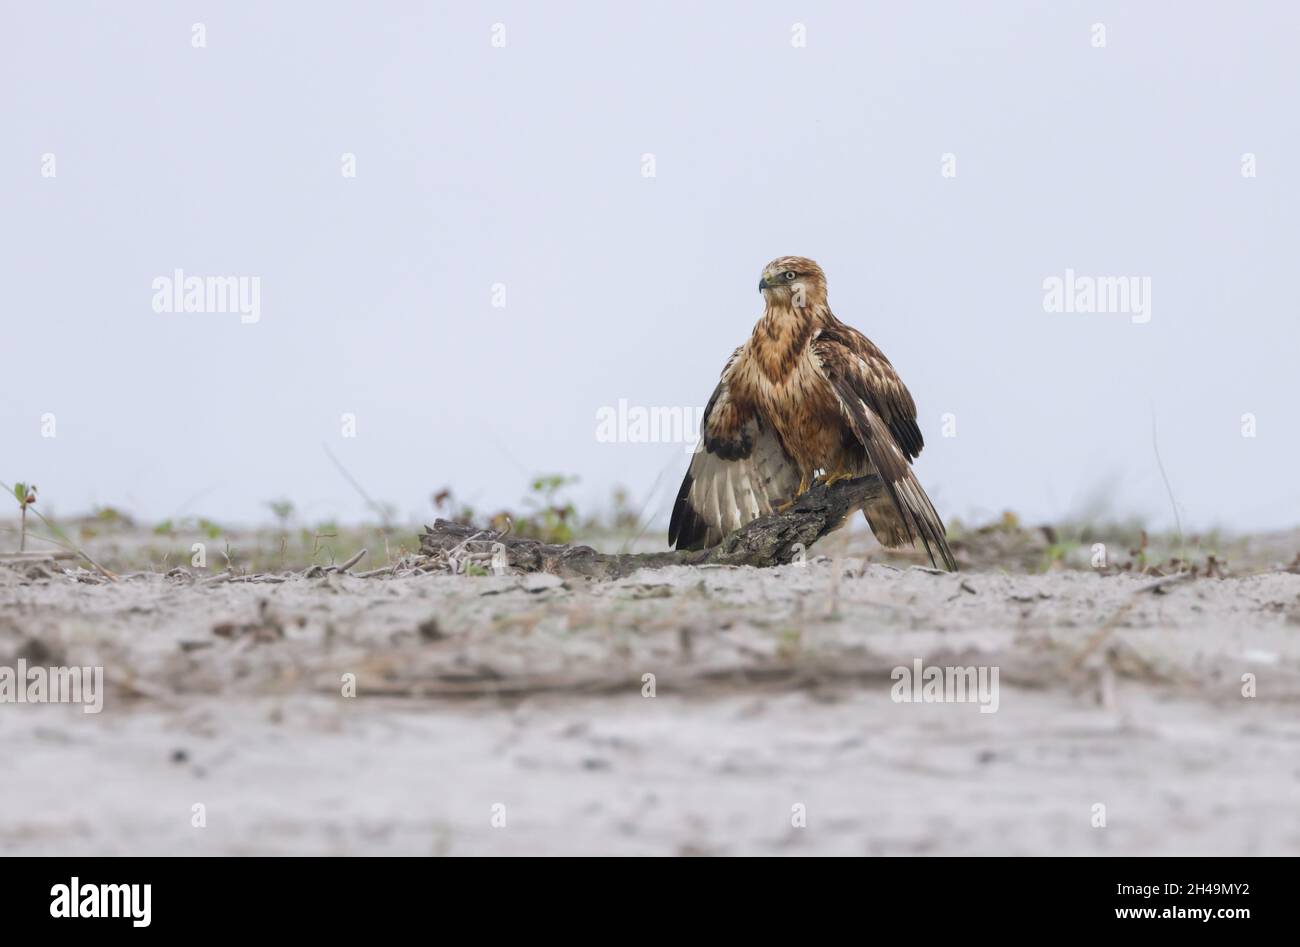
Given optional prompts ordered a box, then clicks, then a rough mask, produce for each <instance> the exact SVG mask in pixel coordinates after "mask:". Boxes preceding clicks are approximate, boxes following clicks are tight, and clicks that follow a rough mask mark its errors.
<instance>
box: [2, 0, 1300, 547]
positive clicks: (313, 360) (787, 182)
mask: <svg viewBox="0 0 1300 947" xmlns="http://www.w3.org/2000/svg"><path fill="white" fill-rule="evenodd" d="M701 8H703V9H701ZM196 23H199V24H202V25H203V28H202V30H198V31H196V30H195V27H194V24H196ZM496 24H501V25H503V27H504V29H502V28H501V27H500V26H496ZM800 24H802V27H803V29H800V26H799V25H800ZM1095 24H1101V25H1102V26H1103V27H1104V34H1101V33H1099V32H1098V30H1097V29H1096V27H1095ZM1099 40H1101V41H1104V45H1100V44H1099ZM1298 40H1300V7H1298V6H1297V5H1295V4H1291V3H1284V2H1280V0H1279V2H1274V3H1265V2H1254V3H1245V4H1241V3H1222V4H1208V3H1207V4H1196V3H1185V2H1180V3H1173V2H1169V3H1140V4H1137V3H1106V2H1094V3H1073V4H1072V3H1028V4H1026V3H1018V2H1017V3H1012V2H1007V3H987V4H970V3H949V4H936V3H925V4H901V3H897V2H891V3H879V4H863V3H849V2H842V3H832V2H799V3H780V2H769V3H754V2H745V3H740V2H737V3H718V4H699V3H687V2H678V3H666V4H609V3H585V4H578V3H571V4H564V3H547V4H539V3H522V2H521V3H494V4H470V3H455V4H453V3H447V4H420V3H414V2H411V3H329V4H325V3H274V4H272V3H230V2H224V3H162V2H158V3H129V4H124V3H102V4H83V3H71V2H69V3H59V4H46V3H40V4H38V3H34V2H23V3H19V2H14V0H4V3H3V28H0V121H2V125H3V135H2V136H0V240H2V241H3V245H2V246H0V280H2V282H3V286H4V289H5V299H4V317H3V318H4V345H3V351H4V356H3V360H2V362H0V378H3V382H2V383H0V398H2V400H0V480H3V481H5V482H10V483H12V482H13V481H15V480H19V479H22V480H28V481H34V482H36V483H37V484H39V485H40V487H41V491H42V502H43V503H44V504H45V505H46V506H47V507H51V508H53V509H55V510H57V511H60V512H63V513H72V512H75V511H81V510H84V509H87V508H89V507H90V506H92V505H94V504H113V505H116V506H119V507H121V508H122V509H124V510H126V511H129V512H131V513H134V514H137V515H140V516H144V517H157V518H162V517H168V516H175V515H184V514H192V515H197V514H202V515H206V516H210V517H213V518H215V519H218V520H227V521H230V520H243V521H251V520H258V519H262V518H265V517H267V516H268V513H267V511H266V508H265V506H264V503H265V501H267V500H270V499H273V498H277V497H281V496H287V497H289V498H291V499H292V500H293V501H294V502H295V503H296V504H297V505H298V507H299V508H300V509H301V510H303V511H305V513H306V515H307V516H309V517H310V518H312V519H313V520H315V519H324V518H329V517H341V518H344V519H359V518H362V517H363V516H364V515H365V509H364V505H363V502H362V500H361V499H360V498H359V497H358V495H357V494H356V492H355V491H354V490H353V488H352V487H351V486H349V485H348V483H347V482H346V481H345V480H344V479H343V477H342V476H341V475H340V473H339V472H338V470H337V469H336V468H335V467H334V465H333V464H332V463H331V462H330V460H329V458H328V457H327V456H326V454H325V450H324V447H323V446H322V445H325V446H328V448H329V449H330V450H331V451H332V452H333V453H334V454H335V456H337V457H338V459H339V460H340V462H341V463H343V464H344V465H345V466H346V467H347V469H348V470H350V471H351V473H352V474H353V475H354V476H355V477H356V478H357V479H358V480H360V481H361V482H362V484H363V485H364V486H365V488H366V489H367V491H368V492H369V493H371V494H372V495H373V496H375V497H376V498H378V499H380V500H383V501H387V502H391V503H393V504H396V506H397V508H398V509H399V510H400V511H401V512H402V513H403V515H408V514H409V515H411V516H415V517H419V518H421V519H425V520H428V519H430V518H431V513H432V508H431V506H430V503H429V495H430V494H431V493H432V492H433V491H435V490H437V489H439V488H441V487H444V486H451V487H453V488H455V489H456V491H457V492H458V493H459V494H461V495H462V496H464V497H465V498H466V499H469V500H472V501H474V502H475V504H476V505H477V506H479V507H481V508H488V509H491V508H496V507H501V506H508V505H514V504H516V503H517V501H518V499H519V497H520V496H521V495H522V493H523V492H524V490H525V486H526V481H527V480H528V478H529V477H530V476H532V475H533V474H536V473H539V472H563V473H568V474H576V475H579V476H580V477H581V478H582V482H581V485H580V487H579V488H578V489H577V492H576V498H577V499H578V500H579V501H580V506H583V505H585V506H592V505H594V504H597V503H601V502H604V501H605V499H606V498H607V496H608V494H609V491H610V489H611V488H612V487H613V486H614V485H616V484H623V485H625V486H627V487H628V488H630V490H631V492H632V494H633V496H634V497H636V498H637V502H640V501H641V500H644V499H645V498H646V497H649V496H650V495H651V490H652V488H654V487H655V484H656V483H657V484H658V485H657V489H656V490H655V493H654V495H653V498H652V499H651V508H652V509H658V510H660V511H662V520H663V522H666V514H667V510H668V507H669V504H670V502H671V499H672V497H673V495H674V494H675V491H676V488H677V485H678V483H679V482H680V479H681V476H682V473H683V472H684V470H685V466H686V463H687V455H686V453H685V451H684V449H683V447H682V445H681V444H680V443H651V444H640V443H619V442H615V443H603V442H601V441H600V440H599V439H598V438H597V436H596V435H597V416H598V412H599V411H600V410H601V408H602V407H605V406H610V407H614V406H617V405H618V403H619V401H620V399H624V400H626V402H627V403H628V405H629V406H630V407H632V408H635V407H638V406H640V407H645V408H649V407H653V406H657V407H665V408H668V407H679V408H696V407H699V406H702V405H703V404H704V402H705V401H706V400H707V398H708V397H709V394H710V393H711V391H712V389H713V386H714V384H715V382H716V379H717V375H718V372H719V370H720V369H721V367H722V365H723V363H724V361H725V360H726V358H727V356H728V355H729V354H730V352H731V351H732V349H733V348H735V346H737V345H739V344H740V343H741V342H742V341H743V340H744V339H745V337H746V336H747V335H748V333H749V332H750V330H751V328H752V326H753V323H754V321H755V319H756V318H757V317H758V316H759V314H760V312H761V298H760V296H759V295H758V293H757V291H756V286H757V281H758V277H759V273H760V271H761V269H762V266H763V264H764V263H766V262H767V261H768V260H770V259H772V258H773V257H776V256H779V255H784V254H799V255H805V256H810V257H813V258H814V259H816V260H817V261H818V262H820V263H821V265H822V266H823V268H824V269H825V270H826V272H827V275H828V281H829V287H830V302H831V306H832V308H833V309H834V311H835V312H836V314H837V315H838V316H839V317H840V318H841V319H843V320H845V321H847V322H849V323H851V324H853V325H855V326H856V327H858V328H859V329H861V330H863V331H864V332H866V333H867V335H868V336H870V337H871V338H872V339H873V340H874V341H875V342H876V343H877V344H879V345H880V346H881V347H882V348H883V349H884V351H885V353H886V354H887V355H888V356H889V358H890V359H891V360H892V361H893V362H894V364H895V366H896V367H897V368H898V370H899V372H900V374H901V375H902V377H903V379H904V381H905V382H906V383H907V385H908V386H909V387H910V388H911V390H912V393H913V395H914V396H915V398H916V401H917V404H918V406H919V411H920V423H921V427H922V430H923V432H924V434H925V438H926V441H927V446H926V449H925V451H924V453H923V454H922V455H921V458H920V460H919V461H918V471H919V475H920V478H921V480H922V482H923V484H925V486H926V488H927V489H928V491H929V492H930V494H931V496H932V497H933V499H934V500H935V503H936V505H937V506H938V507H939V509H940V511H941V512H942V513H943V514H944V515H945V516H947V517H949V518H951V517H953V516H962V517H965V518H970V517H975V518H979V517H983V516H993V515H996V514H998V513H999V512H1000V511H1002V510H1003V509H1014V510H1016V511H1018V512H1019V513H1020V514H1021V515H1022V516H1023V517H1025V518H1026V519H1028V520H1032V521H1037V520H1048V519H1059V518H1062V517H1067V516H1070V515H1074V514H1078V513H1080V512H1088V511H1091V510H1093V509H1094V508H1097V507H1099V506H1102V507H1105V508H1106V509H1107V510H1108V511H1109V512H1110V513H1112V514H1114V515H1124V514H1139V515H1142V516H1145V517H1146V518H1147V519H1148V520H1149V521H1151V522H1152V523H1153V524H1156V525H1160V524H1167V523H1171V522H1172V508H1171V504H1170V499H1169V495H1168V493H1167V491H1166V488H1165V485H1164V483H1163V481H1162V479H1161V475H1160V470H1159V466H1158V464H1157V458H1156V453H1155V451H1154V449H1153V442H1152V427H1153V419H1154V423H1155V426H1156V430H1157V432H1158V437H1159V451H1160V456H1161V458H1162V459H1163V463H1164V467H1165V470H1166V472H1167V474H1168V479H1169V482H1170V487H1171V488H1172V493H1173V496H1174V498H1175V499H1176V501H1177V504H1178V508H1179V511H1180V514H1181V517H1182V520H1183V523H1184V525H1185V526H1187V525H1190V526H1192V527H1206V526H1211V525H1220V526H1227V527H1230V528H1236V529H1258V528H1268V527H1281V526H1292V525H1295V524H1296V523H1297V522H1300V476H1298V475H1297V462H1298V461H1300V446H1298V445H1300V420H1298V419H1297V410H1296V408H1297V395H1298V394H1300V382H1298V381H1297V374H1296V364H1297V356H1300V344H1298V340H1300V331H1298V330H1297V320H1298V319H1300V292H1298V291H1297V284H1296V277H1295V274H1296V272H1297V244H1298V239H1297V235H1298V233H1300V231H1298V229H1297V221H1298V220H1300V185H1298V181H1300V178H1298V176H1297V175H1298V172H1297V162H1298V161H1300V133H1298V132H1297V124H1298V123H1300V110H1298V109H1297V107H1296V93H1297V90H1298V89H1300V57H1297V53H1296V50H1297V44H1298ZM200 41H202V42H203V43H205V44H206V45H196V43H199V42H200ZM345 155H352V156H355V166H354V167H355V176H349V173H348V172H349V171H350V170H352V168H351V166H350V165H349V164H348V159H346V158H345V157H344V156H345ZM1245 155H1254V156H1255V157H1254V159H1253V168H1252V167H1251V160H1250V159H1248V158H1244V157H1243V156H1245ZM51 156H52V157H51ZM647 156H652V158H650V159H648V158H647ZM945 156H949V157H948V158H946V159H945ZM651 172H652V173H651ZM954 172H955V174H954ZM1252 172H1253V174H1254V176H1253V177H1252V176H1250V174H1251V173H1252ZM177 269H180V270H182V271H183V272H184V274H185V275H187V276H188V275H195V276H200V277H210V276H235V277H242V278H245V279H247V280H251V279H252V278H254V277H256V278H257V279H258V281H259V282H258V284H257V285H258V287H259V292H260V299H259V308H258V311H257V313H256V317H257V318H256V321H255V322H253V321H246V320H245V319H241V315H240V313H239V312H238V311H231V312H216V313H212V312H197V313H196V312H188V313H187V312H166V311H163V312H159V311H156V310H157V306H156V305H155V302H156V300H155V288H154V286H155V284H154V281H155V280H156V279H159V278H163V277H171V276H173V274H174V272H175V271H176V270H177ZM1067 270H1072V271H1073V272H1074V273H1075V274H1076V276H1086V277H1134V278H1136V279H1137V280H1139V282H1138V283H1137V284H1135V286H1137V287H1141V286H1142V285H1143V284H1142V282H1141V281H1143V280H1149V284H1147V285H1149V287H1150V295H1149V298H1148V299H1147V300H1146V302H1147V303H1149V309H1147V310H1146V311H1145V313H1143V312H1138V311H1133V312H1118V313H1116V312H1050V311H1047V310H1046V308H1045V304H1044V298H1045V295H1046V294H1045V290H1044V281H1045V280H1050V279H1051V278H1053V277H1058V278H1060V279H1062V280H1064V279H1065V278H1066V273H1067ZM246 285H247V286H252V285H253V284H252V283H251V282H249V283H247V284H246ZM494 287H495V289H494ZM502 302H504V305H500V304H501V303H502ZM1130 308H1133V307H1132V305H1130ZM1147 317H1149V318H1147ZM344 415H351V416H352V418H353V419H354V421H353V423H354V428H351V429H349V428H347V426H346V425H347V421H346V419H344V417H343V416H344ZM945 415H948V416H950V417H949V418H948V429H947V432H946V433H948V434H955V436H944V434H945V427H944V424H945V421H944V418H945ZM1246 415H1249V416H1250V417H1249V418H1246V419H1245V420H1243V416H1246ZM51 416H52V417H51ZM51 422H53V423H52V424H51ZM1252 425H1253V431H1252ZM353 430H354V431H355V436H345V435H347V434H349V433H351V432H352V431H353ZM1250 433H1253V434H1254V436H1244V434H1250ZM49 434H53V435H54V436H48V435H49Z"/></svg>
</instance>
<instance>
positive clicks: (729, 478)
mask: <svg viewBox="0 0 1300 947" xmlns="http://www.w3.org/2000/svg"><path fill="white" fill-rule="evenodd" d="M758 288H759V291H760V292H761V293H762V294H763V300H764V302H765V304H766V305H765V308H764V310H763V316H762V318H760V319H759V320H758V323H757V324H756V325H755V326H754V332H753V334H752V335H751V336H750V337H749V339H748V341H746V342H745V344H744V345H742V346H741V347H740V348H738V349H736V351H735V352H734V353H732V356H731V358H730V359H728V360H727V365H726V367H725V368H724V369H723V370H722V378H721V380H720V381H719V382H718V387H717V388H716V389H714V392H713V396H712V397H711V398H709V403H708V405H707V407H705V409H704V418H703V421H702V424H701V430H700V434H701V436H700V444H699V446H698V447H697V448H696V450H695V453H694V455H693V456H692V458H691V464H690V468H689V470H688V471H687V473H686V479H685V480H683V481H682V487H681V490H680V491H679V492H678V494H677V502H676V503H675V504H674V506H673V514H672V521H671V523H670V524H669V527H668V542H669V544H670V545H673V546H675V547H676V548H678V549H704V548H707V547H709V546H714V545H716V544H717V543H719V542H721V540H722V537H723V536H725V535H727V534H728V533H729V532H731V531H732V530H735V529H739V528H740V527H741V526H743V525H745V524H746V523H748V522H750V521H751V520H754V519H757V518H758V517H760V516H763V515H765V514H768V513H771V512H772V511H773V510H774V509H775V510H778V511H779V510H782V509H788V508H789V506H790V504H791V503H793V502H794V500H795V499H797V498H798V497H799V496H800V495H801V494H803V493H804V492H805V491H806V490H807V489H808V488H809V487H810V486H811V485H812V483H813V482H814V481H815V479H817V478H818V476H819V475H820V478H821V479H822V481H823V482H826V483H834V482H836V481H839V480H844V479H847V478H850V477H860V476H864V475H866V474H876V475H877V476H879V477H880V479H881V481H882V483H883V484H884V487H885V489H884V492H883V493H882V495H881V497H880V498H879V499H878V500H874V501H872V502H870V503H868V504H867V505H866V506H865V507H864V508H863V513H864V515H865V516H866V520H867V524H868V525H869V526H870V527H871V531H872V532H873V533H874V534H875V536H876V538H877V539H878V540H880V542H881V544H882V545H884V546H888V547H898V546H903V545H909V544H912V543H914V542H917V541H919V542H920V543H921V544H922V545H923V546H924V547H925V550H926V552H927V553H928V554H929V556H930V562H931V563H932V564H934V565H936V566H937V565H938V564H939V562H942V563H943V565H944V566H945V567H946V568H948V569H950V570H955V569H956V568H957V563H956V561H955V560H954V559H953V555H952V550H951V549H949V548H948V541H947V539H946V537H945V531H944V526H943V521H942V520H940V519H939V514H938V513H936V512H935V509H934V505H933V504H932V503H931V502H930V498H929V497H928V496H926V494H925V491H924V490H923V489H921V484H920V483H919V482H918V481H917V479H916V476H915V474H914V473H913V472H912V465H911V462H912V459H913V458H915V457H916V455H917V454H919V453H920V452H921V447H922V446H923V441H922V439H921V430H920V428H918V427H917V425H916V404H915V402H913V401H912V396H911V394H910V393H909V392H908V390H907V388H906V387H904V385H903V382H902V380H901V379H899V377H898V373H897V372H896V371H894V366H893V365H891V364H890V363H889V359H887V358H885V356H884V353H882V352H881V351H880V349H878V348H877V347H876V346H875V344H874V343H872V341H871V340H870V339H868V338H867V337H866V336H865V335H863V334H862V333H861V332H859V331H858V330H857V329H854V328H853V327H852V326H848V325H845V324H844V323H843V322H840V321H839V320H838V319H837V318H835V315H834V314H833V313H832V312H831V310H830V306H829V305H827V301H826V276H825V274H824V273H822V270H821V267H819V266H818V265H817V264H816V263H814V262H813V261H812V260H809V259H805V258H804V257H797V256H787V257H780V258H778V259H776V260H773V261H772V262H771V263H769V264H768V265H767V266H766V268H764V270H763V278H762V280H761V281H760V282H759V284H758Z"/></svg>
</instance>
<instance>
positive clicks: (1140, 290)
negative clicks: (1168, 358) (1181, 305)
mask: <svg viewBox="0 0 1300 947" xmlns="http://www.w3.org/2000/svg"><path fill="white" fill-rule="evenodd" d="M1043 311H1044V312H1122V313H1130V314H1131V315H1132V317H1133V322H1135V323H1144V322H1150V321H1151V277H1149V276H1077V275H1075V272H1074V270H1070V269H1067V270H1066V271H1065V278H1064V279H1062V278H1061V277H1059V276H1049V277H1047V278H1046V279H1044V280H1043Z"/></svg>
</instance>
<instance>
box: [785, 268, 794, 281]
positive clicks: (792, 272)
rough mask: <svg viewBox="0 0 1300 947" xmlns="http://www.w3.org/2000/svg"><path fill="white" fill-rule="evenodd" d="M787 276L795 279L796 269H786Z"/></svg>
mask: <svg viewBox="0 0 1300 947" xmlns="http://www.w3.org/2000/svg"><path fill="white" fill-rule="evenodd" d="M785 278H786V280H792V279H794V270H786V271H785Z"/></svg>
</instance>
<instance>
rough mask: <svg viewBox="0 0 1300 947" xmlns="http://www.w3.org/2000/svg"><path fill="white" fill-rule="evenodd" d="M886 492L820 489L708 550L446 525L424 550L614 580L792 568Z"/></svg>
mask: <svg viewBox="0 0 1300 947" xmlns="http://www.w3.org/2000/svg"><path fill="white" fill-rule="evenodd" d="M882 491H883V487H882V486H881V483H880V479H879V478H878V477H874V476H867V477H859V478H857V479H855V480H844V481H841V482H839V483H837V484H834V485H833V486H830V487H827V486H825V485H824V484H817V485H816V486H814V487H813V488H812V489H811V490H809V491H808V492H807V493H805V494H804V495H803V496H801V497H800V498H799V499H798V500H796V501H795V503H794V505H793V506H791V507H790V508H789V509H788V510H786V511H785V512H784V513H771V514H769V515H767V516H761V517H759V518H758V519H756V520H754V521H753V522H751V523H749V524H747V525H745V526H742V527H741V528H740V529H738V530H736V531H735V532H733V533H730V534H728V535H727V536H726V537H724V538H723V540H722V542H721V543H719V544H718V545H716V546H714V547H712V548H711V549H704V550H699V551H694V552H682V551H680V550H679V551H676V552H651V553H627V554H610V553H601V552H597V551H596V550H594V549H592V548H591V547H590V546H556V545H551V544H548V543H543V542H540V541H538V540H536V539H521V538H519V537H515V536H502V535H501V534H500V533H498V532H496V531H495V530H490V529H475V528H474V527H472V526H465V525H463V524H460V523H452V522H449V521H447V520H438V521H437V522H435V523H434V524H433V526H426V527H425V532H424V534H423V535H422V536H421V537H420V552H421V553H422V554H424V555H426V556H443V557H448V558H455V557H456V556H458V555H461V554H466V553H469V552H473V553H476V554H479V555H481V554H483V553H488V554H490V553H491V552H493V551H494V548H495V547H496V545H497V544H500V546H501V547H503V548H504V550H505V556H506V562H507V563H508V565H509V566H510V568H512V569H517V570H522V571H524V572H550V573H552V574H554V575H559V576H566V577H568V576H576V577H583V578H590V579H617V578H621V577H622V576H625V575H629V574H630V573H632V572H635V571H636V570H637V569H662V568H664V567H665V566H702V565H720V566H774V565H780V564H782V563H787V562H790V561H791V560H792V559H793V558H794V556H795V554H796V552H797V550H796V546H797V545H799V544H802V545H803V548H804V549H807V548H808V547H809V546H811V545H812V544H813V543H815V542H816V541H817V540H819V539H821V538H822V537H823V536H825V535H826V534H827V533H829V532H831V531H833V530H835V529H838V528H839V527H840V526H841V525H843V523H844V521H845V520H846V519H847V518H848V517H849V516H850V515H852V514H853V513H855V512H856V511H857V510H859V509H860V508H861V507H862V505H863V504H864V503H867V502H869V501H871V500H873V499H875V498H876V497H879V496H880V495H881V493H882Z"/></svg>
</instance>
